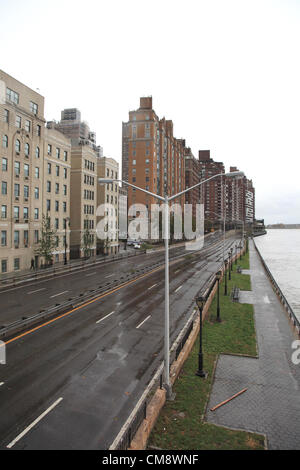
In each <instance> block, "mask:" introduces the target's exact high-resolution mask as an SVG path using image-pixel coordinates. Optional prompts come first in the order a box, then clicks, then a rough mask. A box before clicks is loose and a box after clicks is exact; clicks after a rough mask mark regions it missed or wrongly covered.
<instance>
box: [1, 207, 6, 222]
mask: <svg viewBox="0 0 300 470" xmlns="http://www.w3.org/2000/svg"><path fill="white" fill-rule="evenodd" d="M6 217H7V206H5V205H2V206H1V218H2V219H6Z"/></svg>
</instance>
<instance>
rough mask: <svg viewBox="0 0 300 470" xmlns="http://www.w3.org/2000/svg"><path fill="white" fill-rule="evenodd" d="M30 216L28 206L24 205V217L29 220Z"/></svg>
mask: <svg viewBox="0 0 300 470" xmlns="http://www.w3.org/2000/svg"><path fill="white" fill-rule="evenodd" d="M28 217H29V211H28V207H24V208H23V219H25V220H28Z"/></svg>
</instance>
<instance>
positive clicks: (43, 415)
mask: <svg viewBox="0 0 300 470" xmlns="http://www.w3.org/2000/svg"><path fill="white" fill-rule="evenodd" d="M62 400H63V398H62V397H61V398H59V399H58V400H56V401H55V402H54V403H53V404H52V405H51V406H49V408H47V410H46V411H44V413H42V414H41V415H40V416H39V417H38V418H37V419H35V420H34V421H33V423H31V424H30V425H29V426H27V428H26V429H24V431H22V432H21V433H20V434H19V435H18V436H17V437H16V438H15V439H14V440H13V441H11V442H10V443H9V444H8V445H7V446H6V447H7V448H8V449H10V448H11V447H13V446H14V445H15V444H16V442H18V441H19V440H20V439H22V437H23V436H25V434H27V433H28V432H29V431H30V429H32V428H33V427H34V426H35V425H36V424H37V423H38V422H39V421H41V419H43V418H44V417H45V416H46V415H47V414H48V413H49V412H50V411H52V410H53V408H55V407H56V406H57V405H58V404H59V403H60V402H61V401H62Z"/></svg>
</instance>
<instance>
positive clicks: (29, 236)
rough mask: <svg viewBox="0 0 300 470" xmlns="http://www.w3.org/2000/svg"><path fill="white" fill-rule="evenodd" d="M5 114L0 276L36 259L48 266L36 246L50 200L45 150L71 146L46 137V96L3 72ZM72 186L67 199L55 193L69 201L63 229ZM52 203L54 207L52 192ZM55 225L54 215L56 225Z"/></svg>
mask: <svg viewBox="0 0 300 470" xmlns="http://www.w3.org/2000/svg"><path fill="white" fill-rule="evenodd" d="M0 113H1V114H0V134H1V168H0V179H1V195H0V196H1V198H0V201H1V202H0V205H1V219H0V231H1V246H0V272H1V273H5V272H11V271H18V270H22V269H29V268H30V265H31V260H32V259H34V260H35V264H36V266H38V265H39V264H40V263H41V262H43V260H42V259H39V257H38V256H37V255H36V248H37V247H38V242H39V238H40V229H41V223H42V218H43V214H45V212H46V209H47V208H46V207H45V204H44V200H46V199H47V198H46V197H45V189H46V185H47V183H46V175H45V165H46V160H45V149H46V146H47V145H48V144H46V140H45V139H47V141H48V142H49V144H50V145H53V147H55V148H59V149H60V151H61V152H62V153H63V152H64V151H67V152H68V151H69V143H68V141H67V140H65V139H60V140H59V141H56V138H55V136H54V135H53V134H52V133H50V132H49V133H47V131H46V129H45V119H44V97H43V96H41V95H40V94H39V93H37V92H35V91H33V90H32V89H30V88H29V87H27V86H26V85H24V84H22V83H21V82H19V81H18V80H16V79H15V78H13V77H11V76H10V75H8V74H6V73H5V72H3V71H2V70H0ZM58 166H60V163H58ZM55 182H58V181H55ZM54 185H55V183H54ZM68 185H69V181H68V180H66V186H67V189H66V191H67V195H66V196H64V195H63V194H62V192H60V190H59V194H57V195H56V200H58V202H59V204H61V203H62V201H65V202H66V203H67V208H66V212H65V214H59V217H58V218H59V220H60V221H59V226H60V225H61V221H62V218H63V215H64V216H65V217H68V214H69V212H68V211H69V199H68V197H69V196H68V193H69V186H68ZM50 199H51V203H50V204H52V194H51V198H50ZM54 204H55V203H54ZM51 215H52V213H51ZM54 221H55V216H54V214H53V219H52V220H51V222H52V226H53V223H54ZM60 247H61V241H58V250H57V252H56V255H57V256H55V260H60V259H62V256H63V254H62V253H61V252H60V251H61V250H60ZM55 260H54V261H55Z"/></svg>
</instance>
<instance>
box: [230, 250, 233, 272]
mask: <svg viewBox="0 0 300 470" xmlns="http://www.w3.org/2000/svg"><path fill="white" fill-rule="evenodd" d="M232 253H233V248H230V256H231V262H230V269H231V271H232V264H233V263H232Z"/></svg>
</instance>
